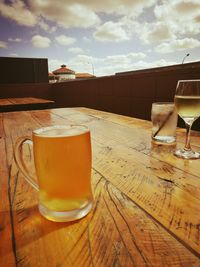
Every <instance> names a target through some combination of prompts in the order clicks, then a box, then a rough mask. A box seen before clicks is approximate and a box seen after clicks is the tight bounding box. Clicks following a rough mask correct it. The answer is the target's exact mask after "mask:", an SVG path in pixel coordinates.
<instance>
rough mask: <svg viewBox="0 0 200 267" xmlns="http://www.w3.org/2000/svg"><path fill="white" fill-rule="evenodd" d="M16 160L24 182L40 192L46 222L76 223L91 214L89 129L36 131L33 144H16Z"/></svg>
mask: <svg viewBox="0 0 200 267" xmlns="http://www.w3.org/2000/svg"><path fill="white" fill-rule="evenodd" d="M25 144H28V145H30V146H31V147H32V148H33V155H34V165H35V171H36V176H37V178H36V179H35V178H33V177H31V175H30V173H29V171H28V168H27V164H26V162H25V160H24V159H23V157H22V150H23V146H24V145H25ZM14 157H15V161H16V164H17V166H18V168H19V170H20V171H21V172H22V174H23V175H24V178H25V179H26V180H27V181H28V182H29V183H30V184H31V185H32V186H33V187H34V188H35V189H36V190H38V193H39V211H40V213H41V214H42V215H43V216H44V217H45V218H47V219H49V220H52V221H57V222H65V221H73V220H76V219H80V218H82V217H84V216H85V215H87V214H88V212H89V211H90V210H91V208H92V202H93V196H92V189H91V167H92V166H91V164H92V152H91V139H90V131H89V129H88V128H87V127H86V126H83V125H70V126H65V125H62V126H59V125H57V126H50V127H44V128H41V129H37V130H34V131H33V133H32V140H31V139H30V138H27V137H22V138H19V139H18V140H17V142H16V145H15V150H14Z"/></svg>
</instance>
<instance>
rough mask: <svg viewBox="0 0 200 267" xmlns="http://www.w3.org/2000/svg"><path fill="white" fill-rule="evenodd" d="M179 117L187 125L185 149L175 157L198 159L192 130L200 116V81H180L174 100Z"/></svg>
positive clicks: (199, 156)
mask: <svg viewBox="0 0 200 267" xmlns="http://www.w3.org/2000/svg"><path fill="white" fill-rule="evenodd" d="M174 102H175V106H176V109H177V113H178V115H179V116H180V117H181V118H182V119H183V120H184V122H185V125H186V140H185V147H184V148H183V149H179V150H176V151H175V153H174V154H175V155H176V156H177V157H180V158H184V159H198V158H200V153H198V152H195V151H193V150H192V149H191V146H190V130H191V127H192V124H193V122H194V121H195V120H196V119H197V118H198V117H199V116H200V80H180V81H178V84H177V87H176V93H175V98H174Z"/></svg>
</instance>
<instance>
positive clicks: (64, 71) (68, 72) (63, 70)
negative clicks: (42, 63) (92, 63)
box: [53, 64, 75, 75]
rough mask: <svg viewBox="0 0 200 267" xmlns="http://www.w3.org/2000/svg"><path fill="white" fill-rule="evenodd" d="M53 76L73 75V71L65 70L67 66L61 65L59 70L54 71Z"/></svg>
mask: <svg viewBox="0 0 200 267" xmlns="http://www.w3.org/2000/svg"><path fill="white" fill-rule="evenodd" d="M53 74H56V75H57V74H75V71H73V70H71V69H69V68H67V66H66V65H64V64H63V65H61V68H59V69H57V70H54V71H53Z"/></svg>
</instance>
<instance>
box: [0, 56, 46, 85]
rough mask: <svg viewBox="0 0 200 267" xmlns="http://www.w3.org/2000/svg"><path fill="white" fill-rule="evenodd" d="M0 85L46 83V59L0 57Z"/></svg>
mask: <svg viewBox="0 0 200 267" xmlns="http://www.w3.org/2000/svg"><path fill="white" fill-rule="evenodd" d="M0 75H1V78H0V84H15V83H45V82H48V61H47V59H46V58H17V57H16V58H15V57H13V58H12V57H0Z"/></svg>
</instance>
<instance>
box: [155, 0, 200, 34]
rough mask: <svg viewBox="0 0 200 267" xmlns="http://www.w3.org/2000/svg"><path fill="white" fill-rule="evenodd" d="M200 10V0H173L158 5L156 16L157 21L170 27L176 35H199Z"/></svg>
mask: <svg viewBox="0 0 200 267" xmlns="http://www.w3.org/2000/svg"><path fill="white" fill-rule="evenodd" d="M199 10H200V2H199V0H187V1H182V0H173V1H165V2H164V3H163V4H161V5H157V6H156V7H155V9H154V14H155V17H156V19H157V20H159V21H162V22H163V23H165V24H166V25H168V27H169V28H170V29H171V30H172V31H173V32H174V33H175V34H178V35H180V34H181V35H184V34H198V33H200V25H199V22H200V21H199Z"/></svg>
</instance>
